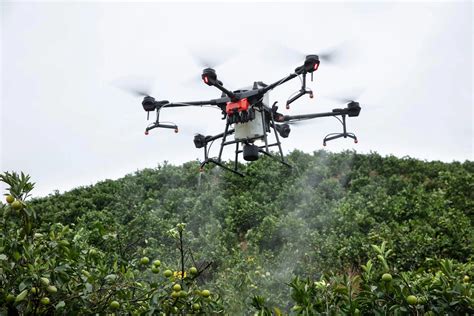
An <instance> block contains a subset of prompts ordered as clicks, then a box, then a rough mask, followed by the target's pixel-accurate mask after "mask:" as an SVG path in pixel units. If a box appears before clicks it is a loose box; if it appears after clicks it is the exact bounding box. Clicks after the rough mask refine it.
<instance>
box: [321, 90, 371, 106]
mask: <svg viewBox="0 0 474 316" xmlns="http://www.w3.org/2000/svg"><path fill="white" fill-rule="evenodd" d="M364 92H365V89H363V88H353V89H351V90H350V91H346V92H343V93H338V94H337V95H336V94H328V95H326V94H324V95H322V97H323V98H326V99H330V100H334V101H336V102H338V103H342V104H347V103H349V102H351V101H357V100H358V99H360V97H361V96H362V95H363V94H364ZM341 95H342V96H341Z"/></svg>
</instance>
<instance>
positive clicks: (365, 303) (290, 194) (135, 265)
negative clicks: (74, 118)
mask: <svg viewBox="0 0 474 316" xmlns="http://www.w3.org/2000/svg"><path fill="white" fill-rule="evenodd" d="M287 159H288V161H289V162H290V163H291V164H292V165H293V166H294V168H293V169H291V170H290V169H287V168H283V167H281V166H280V165H279V164H278V163H276V162H274V161H272V160H270V159H266V158H262V159H260V160H258V161H257V162H254V163H252V164H248V165H245V166H242V168H244V169H245V172H246V173H247V174H248V175H249V176H247V177H245V178H241V177H238V176H235V175H232V174H230V173H226V172H223V171H222V170H220V169H218V168H211V169H209V170H207V172H206V173H204V174H199V173H198V172H197V170H198V165H199V164H198V162H194V161H193V162H188V163H185V164H183V165H182V166H173V165H170V164H167V163H164V164H162V165H159V166H158V167H157V168H155V169H145V170H141V171H137V172H136V173H134V174H129V175H127V176H125V177H123V178H121V179H119V180H116V181H111V180H106V181H103V182H100V183H98V184H96V185H93V186H89V187H81V188H77V189H74V190H72V191H70V192H66V193H64V194H59V193H56V194H52V195H50V196H48V197H45V198H39V199H33V200H31V199H29V198H28V194H29V192H31V190H32V189H33V185H32V183H31V180H30V179H29V177H28V176H27V175H23V174H17V173H9V172H5V173H3V174H2V176H1V180H2V181H3V182H5V183H6V184H7V185H8V187H9V189H8V191H7V192H6V195H8V196H9V197H7V199H9V200H7V201H5V200H4V201H5V202H4V203H2V204H1V206H0V212H1V232H0V314H3V315H6V314H11V315H15V314H21V315H24V314H65V315H66V314H67V315H74V314H92V313H99V314H108V313H116V314H134V315H135V314H136V315H146V314H153V313H167V314H189V313H197V314H199V313H202V314H211V313H225V314H231V315H242V314H253V313H257V314H261V315H271V314H274V315H279V314H305V315H313V314H319V313H321V314H326V315H332V314H347V315H358V314H364V315H365V314H368V315H381V314H384V315H385V314H395V315H397V314H413V315H420V314H427V315H429V314H450V315H459V314H461V315H468V314H474V298H473V285H472V282H471V278H472V277H473V274H474V264H473V254H474V252H473V245H474V242H473V231H474V229H473V206H474V196H473V195H474V181H473V174H474V163H473V162H471V161H466V162H464V163H459V162H453V163H442V162H437V161H433V162H426V161H420V160H416V159H412V158H396V157H393V156H388V157H381V156H380V155H378V154H376V153H372V154H368V155H361V154H357V153H355V152H343V153H338V154H332V153H328V152H325V151H317V152H314V153H313V154H306V153H303V152H300V151H294V152H292V153H290V154H289V155H288V156H287ZM32 176H33V178H34V175H32ZM10 196H11V197H10ZM177 285H179V287H177Z"/></svg>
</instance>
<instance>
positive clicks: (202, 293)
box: [201, 290, 211, 297]
mask: <svg viewBox="0 0 474 316" xmlns="http://www.w3.org/2000/svg"><path fill="white" fill-rule="evenodd" d="M201 295H202V296H203V297H209V296H211V292H209V290H202V291H201Z"/></svg>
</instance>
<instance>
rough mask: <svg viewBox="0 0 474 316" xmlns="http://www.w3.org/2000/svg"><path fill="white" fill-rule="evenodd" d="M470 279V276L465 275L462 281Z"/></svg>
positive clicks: (465, 281) (466, 281)
mask: <svg viewBox="0 0 474 316" xmlns="http://www.w3.org/2000/svg"><path fill="white" fill-rule="evenodd" d="M469 280H470V278H469V276H468V275H465V276H464V278H463V279H462V281H463V282H464V283H468V282H469Z"/></svg>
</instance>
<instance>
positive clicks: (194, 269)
mask: <svg viewBox="0 0 474 316" xmlns="http://www.w3.org/2000/svg"><path fill="white" fill-rule="evenodd" d="M189 273H191V274H197V273H198V269H197V268H196V267H191V268H189Z"/></svg>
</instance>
